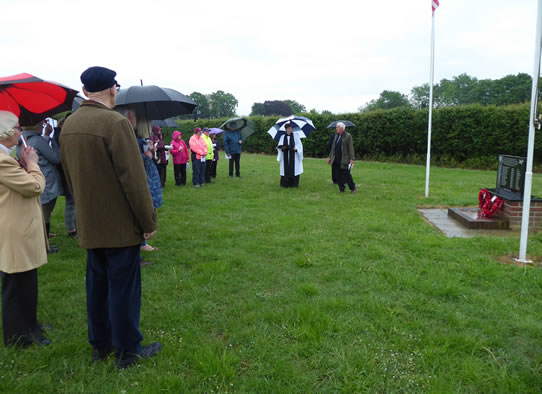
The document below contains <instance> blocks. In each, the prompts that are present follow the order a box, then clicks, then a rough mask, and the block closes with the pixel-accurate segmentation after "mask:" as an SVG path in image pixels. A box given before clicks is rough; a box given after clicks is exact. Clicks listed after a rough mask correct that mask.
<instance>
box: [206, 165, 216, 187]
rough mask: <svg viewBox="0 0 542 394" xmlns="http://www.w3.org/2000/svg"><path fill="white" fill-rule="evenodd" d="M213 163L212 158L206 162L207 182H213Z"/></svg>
mask: <svg viewBox="0 0 542 394" xmlns="http://www.w3.org/2000/svg"><path fill="white" fill-rule="evenodd" d="M213 163H215V162H214V161H212V160H207V161H206V162H205V183H211V177H212V175H213V168H212V167H213Z"/></svg>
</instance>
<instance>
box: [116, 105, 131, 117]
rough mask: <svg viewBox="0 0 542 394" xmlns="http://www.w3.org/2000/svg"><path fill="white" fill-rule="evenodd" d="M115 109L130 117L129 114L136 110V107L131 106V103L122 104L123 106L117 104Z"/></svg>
mask: <svg viewBox="0 0 542 394" xmlns="http://www.w3.org/2000/svg"><path fill="white" fill-rule="evenodd" d="M115 110H116V111H117V112H119V113H121V114H122V115H124V116H126V117H128V114H129V113H134V114H135V112H136V110H135V108H133V107H130V106H129V105H122V106H117V107H115Z"/></svg>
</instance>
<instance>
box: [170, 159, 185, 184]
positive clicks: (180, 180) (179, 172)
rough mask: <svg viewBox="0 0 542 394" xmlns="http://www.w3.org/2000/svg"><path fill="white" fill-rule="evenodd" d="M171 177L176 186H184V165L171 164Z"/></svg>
mask: <svg viewBox="0 0 542 394" xmlns="http://www.w3.org/2000/svg"><path fill="white" fill-rule="evenodd" d="M173 175H175V184H176V185H186V163H185V164H173Z"/></svg>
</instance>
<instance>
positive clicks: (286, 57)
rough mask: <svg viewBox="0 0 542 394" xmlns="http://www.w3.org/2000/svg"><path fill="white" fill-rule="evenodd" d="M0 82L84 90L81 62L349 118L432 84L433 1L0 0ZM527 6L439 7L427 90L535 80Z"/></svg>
mask: <svg viewBox="0 0 542 394" xmlns="http://www.w3.org/2000/svg"><path fill="white" fill-rule="evenodd" d="M0 4H1V13H2V16H3V18H2V22H1V24H0V33H1V34H0V49H1V53H2V60H1V62H0V76H8V75H13V74H18V73H22V72H27V73H30V74H34V75H36V76H38V77H40V78H43V79H47V80H54V81H57V82H60V83H63V84H65V85H68V86H70V87H72V88H74V89H77V90H80V89H81V82H80V80H79V76H80V75H81V72H82V71H83V70H85V69H86V68H87V67H89V66H95V65H99V66H104V67H108V68H111V69H113V70H115V71H116V72H117V80H118V81H119V83H120V84H121V85H122V87H128V86H131V85H138V84H139V83H140V79H142V80H143V83H144V84H145V85H158V86H162V87H169V88H173V89H176V90H178V91H180V92H182V93H184V94H186V95H188V94H190V93H192V92H194V91H197V92H200V93H203V94H209V93H212V92H215V91H217V90H223V91H225V92H228V93H232V94H233V95H234V96H235V97H236V98H237V100H238V101H239V106H238V109H237V112H238V114H240V115H248V114H249V113H250V110H251V107H252V105H253V104H254V103H255V102H264V101H265V100H284V99H292V100H296V101H298V102H299V103H301V104H303V105H305V106H306V107H307V110H310V109H312V108H315V109H316V110H318V111H322V110H329V111H332V112H334V113H347V112H356V111H357V109H358V108H359V107H360V106H362V105H364V104H365V103H366V102H367V101H369V100H371V99H374V98H377V97H378V96H379V94H380V92H382V91H383V90H395V91H400V92H401V93H404V94H409V93H410V89H411V88H412V87H414V86H419V85H422V84H424V83H427V82H429V60H430V42H431V0H385V1H384V0H333V1H320V0H311V1H308V0H274V1H265V2H264V1H258V0H252V1H244V0H243V1H241V0H233V1H226V0H222V1H220V0H210V1H204V0H199V1H188V0H176V1H170V0H152V1H137V0H131V1H126V0H108V1H104V0H93V1H78V0H48V1H43V0H0ZM536 10H537V2H536V1H535V0H478V1H473V0H441V2H440V7H439V8H438V9H437V11H436V12H435V31H436V35H435V37H436V43H435V48H436V55H435V83H437V82H438V81H440V80H441V79H442V78H448V79H451V78H452V77H453V76H456V75H459V74H461V73H467V74H469V75H471V76H474V77H477V78H478V79H486V78H490V79H498V78H502V77H504V76H505V75H508V74H517V73H519V72H525V73H528V74H532V71H533V63H534V40H535V31H536Z"/></svg>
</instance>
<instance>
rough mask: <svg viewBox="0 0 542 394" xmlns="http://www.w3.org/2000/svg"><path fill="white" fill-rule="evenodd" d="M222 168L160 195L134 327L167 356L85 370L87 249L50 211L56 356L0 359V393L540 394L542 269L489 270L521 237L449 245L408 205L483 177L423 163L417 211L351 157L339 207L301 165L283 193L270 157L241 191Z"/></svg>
mask: <svg viewBox="0 0 542 394" xmlns="http://www.w3.org/2000/svg"><path fill="white" fill-rule="evenodd" d="M226 165H227V162H226V161H225V160H221V161H220V163H219V168H218V177H217V179H216V180H215V181H213V183H212V184H210V185H207V186H205V187H203V188H200V189H194V188H193V187H191V186H185V187H181V188H179V187H175V186H173V173H172V166H169V168H168V171H169V173H168V185H167V187H166V189H165V191H164V193H165V194H164V205H163V207H162V208H160V209H159V221H160V227H159V231H158V233H157V236H156V238H155V239H154V240H153V241H152V242H151V244H152V245H153V246H157V247H158V248H159V250H158V251H156V252H152V253H147V254H146V255H145V257H146V259H147V260H151V261H152V262H153V264H152V265H150V266H146V267H144V269H143V306H142V319H141V328H142V331H143V334H144V336H145V339H144V342H145V343H148V342H151V341H160V342H162V344H163V346H164V348H163V351H162V353H161V354H159V355H158V356H156V357H154V358H153V359H150V360H145V361H144V362H142V363H141V364H140V365H139V366H138V367H135V368H131V369H128V370H125V371H117V370H115V368H114V364H113V360H112V359H111V360H109V361H107V362H105V363H98V364H92V363H91V361H90V352H91V348H90V345H89V344H88V342H87V331H86V329H87V327H86V307H85V288H84V276H85V275H84V272H85V253H84V251H83V250H80V249H78V247H77V246H76V243H75V241H74V240H72V239H68V238H67V237H65V236H64V235H63V234H64V229H63V216H62V201H59V204H58V207H57V208H56V209H55V212H54V217H53V230H54V231H55V232H57V233H59V236H58V237H57V238H55V240H54V243H55V244H57V245H58V246H59V247H60V248H61V251H60V253H58V254H56V255H53V256H51V258H50V261H49V264H48V265H47V266H45V267H43V268H41V269H40V270H39V285H40V304H39V316H40V319H41V320H42V321H45V322H48V323H50V324H52V325H53V326H54V330H53V331H52V332H51V333H50V337H51V339H52V340H53V344H52V345H51V346H48V347H46V348H37V347H33V348H29V349H25V350H14V349H6V348H4V347H0V390H1V391H3V392H70V393H72V392H140V391H143V392H160V391H166V392H329V391H342V392H363V391H369V392H388V391H400V392H405V391H406V392H413V391H432V392H472V391H480V392H539V391H540V389H541V387H542V366H541V365H542V334H541V330H540V324H541V322H540V310H542V302H541V299H540V293H541V287H542V272H541V270H540V268H538V267H532V268H520V267H516V266H511V265H504V264H500V263H498V261H497V257H499V256H502V255H510V254H515V253H516V254H517V252H518V250H519V239H518V238H517V237H514V236H512V237H510V236H507V237H491V238H481V237H480V238H471V239H455V238H446V237H445V236H443V235H442V234H440V233H439V232H437V231H436V230H434V229H433V228H432V227H431V226H429V225H428V224H426V223H425V222H424V220H423V219H422V217H421V216H420V215H419V214H418V212H417V210H416V207H417V206H421V205H423V206H461V205H465V206H467V205H475V204H476V202H477V195H478V190H479V188H480V187H491V186H493V185H494V183H495V178H496V174H495V172H486V171H468V170H457V169H442V168H433V169H432V172H431V189H430V197H429V198H428V199H425V198H423V194H424V180H425V169H424V168H423V167H419V166H407V165H396V164H386V163H368V162H359V163H357V164H356V167H355V168H354V170H353V176H354V180H355V181H356V183H357V184H358V187H359V190H360V191H359V193H358V194H356V195H351V194H349V193H348V192H347V193H344V194H339V193H338V192H337V188H336V186H333V185H331V184H330V182H329V181H330V169H329V167H328V166H327V164H326V163H325V161H324V160H318V159H306V160H305V162H304V166H305V173H304V174H303V175H301V182H300V188H299V189H296V190H293V189H281V188H280V187H279V186H278V184H279V176H278V163H277V162H276V161H275V158H274V157H270V156H261V155H246V154H244V155H243V156H242V160H241V166H242V168H241V173H242V175H243V177H242V178H241V179H237V178H233V179H230V178H229V177H227V168H226ZM189 174H190V173H189ZM541 180H542V178H541V177H540V175H536V176H535V178H534V190H533V193H534V194H538V195H542V183H541V182H540V181H541ZM541 241H542V236H541V235H537V234H532V235H531V236H530V240H529V246H528V252H529V253H530V254H534V255H542V243H541Z"/></svg>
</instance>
